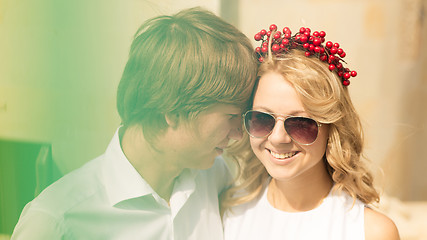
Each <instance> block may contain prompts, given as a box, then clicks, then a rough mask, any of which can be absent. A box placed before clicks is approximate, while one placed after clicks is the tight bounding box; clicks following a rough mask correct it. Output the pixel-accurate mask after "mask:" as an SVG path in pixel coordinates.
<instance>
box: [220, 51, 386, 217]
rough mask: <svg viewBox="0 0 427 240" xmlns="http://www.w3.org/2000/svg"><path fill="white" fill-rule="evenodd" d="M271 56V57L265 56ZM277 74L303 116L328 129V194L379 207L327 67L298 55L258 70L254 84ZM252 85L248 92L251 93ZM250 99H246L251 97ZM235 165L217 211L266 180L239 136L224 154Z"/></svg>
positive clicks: (346, 99)
mask: <svg viewBox="0 0 427 240" xmlns="http://www.w3.org/2000/svg"><path fill="white" fill-rule="evenodd" d="M270 56H271V55H270ZM269 72H275V73H279V74H281V75H282V76H283V77H284V78H285V79H286V80H287V81H289V82H290V83H291V84H292V85H293V87H294V88H295V90H296V92H297V94H298V96H299V97H300V99H301V101H302V103H303V106H304V108H305V110H306V111H307V113H308V114H309V115H310V116H311V117H312V118H314V119H316V120H317V121H319V122H321V123H324V124H329V126H330V127H329V137H328V144H327V147H326V152H325V155H324V162H325V165H326V166H327V169H328V172H329V174H330V176H331V178H332V180H333V181H334V183H335V184H334V186H333V189H332V191H344V192H347V193H348V194H349V195H350V196H352V197H353V199H354V200H356V199H359V200H361V201H362V202H363V203H365V204H369V203H372V202H379V194H378V192H377V190H376V189H375V188H374V185H373V175H372V173H371V172H370V170H369V168H368V167H367V162H368V161H367V159H366V158H365V157H364V156H363V154H362V150H363V129H362V126H361V122H360V118H359V115H358V114H357V112H356V110H355V108H354V106H353V103H352V101H351V99H350V95H349V92H348V89H347V87H344V86H343V85H342V83H341V79H340V78H339V77H338V76H337V74H336V73H333V72H331V71H329V69H328V65H327V64H326V63H324V62H321V61H320V60H319V59H318V58H314V57H306V56H305V55H304V52H303V51H301V50H297V49H295V50H291V51H290V52H287V53H286V54H283V55H278V56H274V57H269V58H268V59H265V61H264V62H263V63H262V64H261V65H260V67H259V70H258V75H257V76H258V80H257V83H258V81H259V79H260V77H261V76H263V75H264V74H266V73H269ZM256 89H257V85H256V86H255V88H254V93H255V91H256ZM254 93H253V94H252V99H253V95H254ZM225 157H226V158H230V159H231V160H232V161H233V162H235V163H236V168H237V177H236V179H235V184H234V185H233V186H232V187H231V188H230V189H228V191H226V192H225V193H224V194H223V195H222V209H223V211H225V210H226V209H228V208H230V207H233V206H236V205H239V204H242V203H245V202H248V201H251V200H253V199H254V198H256V197H257V196H259V194H260V193H261V191H262V189H263V186H264V184H265V183H266V181H267V178H268V177H269V174H268V172H267V170H266V169H265V167H264V166H263V165H262V163H261V162H260V161H259V160H258V159H257V157H256V156H255V154H254V153H253V152H252V149H251V147H250V144H249V136H248V134H247V133H246V132H245V133H244V137H243V139H242V140H241V141H239V142H236V143H235V144H234V145H233V146H232V147H231V148H230V149H229V150H228V151H227V153H226V155H225Z"/></svg>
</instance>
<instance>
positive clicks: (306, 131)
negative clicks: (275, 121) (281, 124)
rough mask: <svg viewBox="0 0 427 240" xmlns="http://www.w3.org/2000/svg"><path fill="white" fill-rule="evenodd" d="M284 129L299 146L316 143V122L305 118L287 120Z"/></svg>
mask: <svg viewBox="0 0 427 240" xmlns="http://www.w3.org/2000/svg"><path fill="white" fill-rule="evenodd" d="M285 129H286V132H287V133H288V134H289V136H290V137H291V138H292V139H293V140H294V141H296V142H298V143H300V144H311V143H313V142H314V141H316V138H317V133H318V130H319V129H318V126H317V123H316V121H314V120H313V119H311V118H305V117H291V118H287V119H286V120H285Z"/></svg>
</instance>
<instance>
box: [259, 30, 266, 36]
mask: <svg viewBox="0 0 427 240" xmlns="http://www.w3.org/2000/svg"><path fill="white" fill-rule="evenodd" d="M259 33H261V35H262V36H264V35H265V34H267V31H266V30H265V29H263V30H261V31H260V32H259Z"/></svg>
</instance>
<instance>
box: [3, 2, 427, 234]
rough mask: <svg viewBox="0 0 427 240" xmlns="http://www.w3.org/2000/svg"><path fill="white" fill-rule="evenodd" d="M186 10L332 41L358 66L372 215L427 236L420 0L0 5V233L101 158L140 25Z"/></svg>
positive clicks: (426, 110) (254, 28)
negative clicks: (373, 194) (55, 186)
mask: <svg viewBox="0 0 427 240" xmlns="http://www.w3.org/2000/svg"><path fill="white" fill-rule="evenodd" d="M194 6H202V7H204V8H206V9H208V10H211V11H213V12H214V13H216V14H217V15H219V16H221V17H223V18H224V19H226V20H227V21H228V22H230V23H232V24H234V25H235V26H236V27H238V28H239V29H240V30H241V31H243V32H244V33H245V34H246V35H247V36H248V37H249V38H250V39H252V40H253V35H254V34H255V33H256V32H258V31H259V30H261V29H263V28H268V26H269V25H270V24H271V23H275V24H277V25H278V26H279V29H280V28H283V27H285V26H288V27H290V28H291V29H292V30H294V31H296V30H297V29H299V28H300V27H301V26H307V27H310V28H311V29H312V30H323V31H325V32H326V33H327V36H326V38H327V39H328V40H331V41H335V42H339V43H340V44H341V46H342V47H343V48H344V49H345V51H346V52H347V57H346V61H347V62H348V63H349V66H350V68H351V69H355V70H357V71H358V76H357V78H355V79H354V80H353V81H352V82H351V85H350V87H349V88H350V91H351V95H352V98H353V101H354V104H355V105H356V108H357V109H358V111H359V113H360V115H361V118H362V120H363V124H364V128H365V133H366V156H367V157H368V158H369V159H371V161H372V162H373V168H374V169H378V168H376V167H375V166H378V167H380V168H381V169H382V171H380V170H375V172H376V176H377V179H378V181H377V184H378V185H379V186H380V187H382V189H384V193H383V200H382V202H381V204H380V206H379V208H380V209H381V210H382V211H384V212H386V213H387V214H388V215H389V216H390V217H392V218H393V219H394V220H395V222H396V223H397V225H398V227H399V230H400V231H401V234H402V239H427V229H426V228H425V226H426V225H425V224H426V222H427V220H426V218H427V217H426V216H427V177H426V173H425V172H426V170H427V140H426V139H427V107H426V105H427V44H426V43H427V15H426V14H427V0H299V1H290V0H263V1H261V0H125V1H123V0H108V1H105V0H91V1H86V0H74V1H54V0H39V1H32V0H20V1H15V0H0V232H1V233H3V234H6V235H7V234H10V232H11V231H12V230H13V226H14V224H15V223H16V220H17V218H18V216H19V213H20V211H21V210H22V207H23V205H24V204H25V203H27V202H28V201H30V200H31V199H32V198H33V197H34V196H35V195H36V194H37V193H38V192H39V191H40V190H41V189H43V188H44V187H45V186H46V185H48V184H49V183H50V182H52V181H54V180H55V179H57V178H58V177H60V176H61V175H63V174H66V173H68V172H70V171H72V170H73V169H76V168H78V167H80V166H81V165H83V164H84V163H85V162H87V161H89V160H90V159H92V158H94V157H96V156H98V155H100V154H102V153H103V152H104V150H105V148H106V146H107V144H108V142H109V141H110V138H111V137H112V136H113V134H114V131H115V129H116V128H117V126H118V125H119V124H120V119H119V117H118V114H117V112H116V108H115V96H116V88H117V85H118V82H119V80H120V77H121V73H122V71H123V68H124V65H125V63H126V60H127V55H128V51H129V47H130V43H131V41H132V37H133V35H134V33H135V32H136V30H137V28H138V27H139V25H140V24H141V23H142V22H143V21H144V20H146V19H148V18H151V17H154V16H157V15H160V14H172V13H175V12H177V11H179V10H181V9H183V8H188V7H194ZM253 43H254V46H255V41H253ZM159 64H161V63H159ZM423 224H424V225H423ZM422 236H424V237H422Z"/></svg>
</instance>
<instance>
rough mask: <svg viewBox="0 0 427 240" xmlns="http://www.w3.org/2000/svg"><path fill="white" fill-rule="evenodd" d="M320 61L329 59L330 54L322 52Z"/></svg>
mask: <svg viewBox="0 0 427 240" xmlns="http://www.w3.org/2000/svg"><path fill="white" fill-rule="evenodd" d="M319 59H320V61H323V62H326V60H328V56H326V54H322V55H320V56H319Z"/></svg>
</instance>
